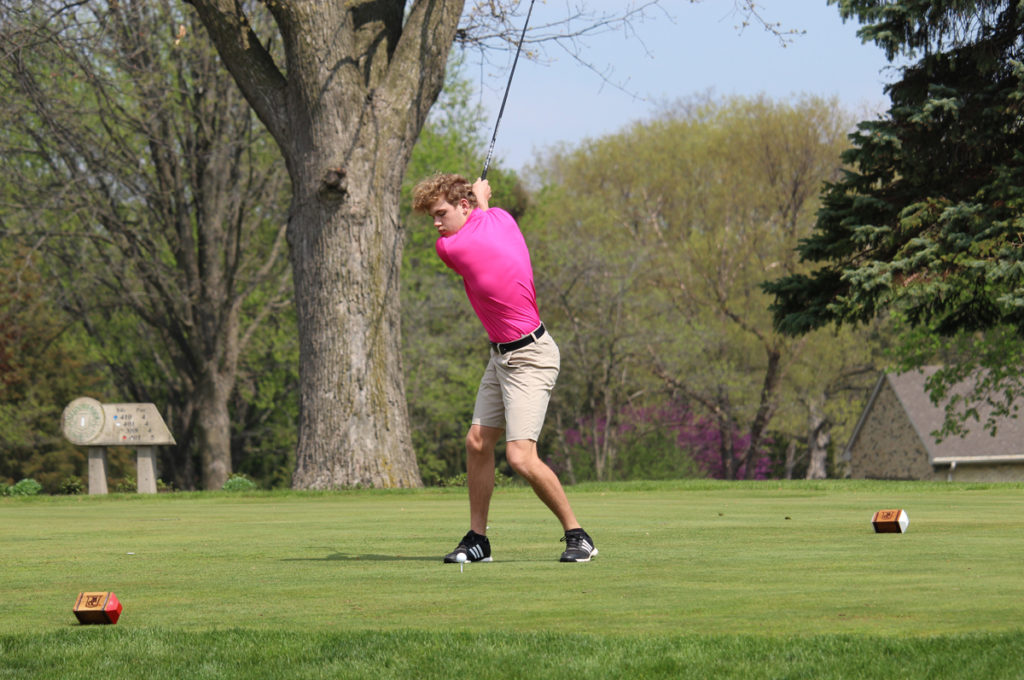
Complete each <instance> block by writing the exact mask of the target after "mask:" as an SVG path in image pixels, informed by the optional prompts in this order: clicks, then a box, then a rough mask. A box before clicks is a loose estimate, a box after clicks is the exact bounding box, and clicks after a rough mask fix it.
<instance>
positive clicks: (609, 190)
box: [0, 0, 1024, 492]
mask: <svg viewBox="0 0 1024 680" xmlns="http://www.w3.org/2000/svg"><path fill="white" fill-rule="evenodd" d="M990 4H991V6H989V5H986V8H985V10H984V11H982V12H979V13H975V14H970V16H971V17H973V18H972V21H973V23H969V24H967V25H966V26H967V27H968V28H970V30H966V29H965V30H963V31H954V30H953V29H952V28H951V27H952V26H954V25H955V22H954V23H950V21H952V19H953V18H955V17H957V16H961V15H960V14H958V12H960V11H961V10H960V9H959V8H957V7H952V6H951V7H949V8H943V10H942V12H945V14H944V15H942V16H945V17H946V20H947V21H946V22H945V23H944V22H943V20H942V18H941V16H940V14H941V13H932V14H927V16H925V15H921V16H920V17H918V16H917V15H914V14H913V13H908V14H906V15H900V16H901V17H902V18H899V19H894V18H893V17H894V16H895V15H891V14H885V15H884V16H882V15H877V16H876V14H875V12H876V10H874V9H871V8H872V7H873V5H871V3H858V2H852V1H851V2H842V3H840V5H841V7H840V9H841V11H842V12H843V13H844V15H846V16H858V17H860V18H861V19H862V20H864V21H865V22H866V26H865V28H864V29H862V31H863V32H864V34H865V35H866V36H868V37H871V38H872V39H875V40H876V41H877V42H879V43H880V44H882V45H883V46H884V47H885V48H886V49H887V51H888V54H889V56H890V58H892V57H894V56H895V55H896V54H899V53H900V51H901V50H905V49H907V48H916V49H923V48H927V49H926V53H927V54H926V56H925V57H923V58H922V59H921V61H920V62H919V63H917V64H915V65H913V66H911V67H909V68H907V69H905V70H904V72H903V75H904V78H903V80H901V81H900V82H898V83H896V84H895V85H894V86H893V87H892V89H891V95H892V97H893V108H892V109H891V110H890V111H889V112H888V114H886V116H885V117H884V118H882V119H880V120H878V121H874V122H866V123H862V124H861V125H860V126H859V128H858V131H857V132H856V133H855V134H854V135H853V136H852V137H848V133H849V132H850V130H851V129H852V128H853V126H854V121H853V120H852V119H851V118H850V116H849V115H848V114H847V113H845V112H844V111H842V110H841V109H840V107H839V106H838V104H837V102H836V101H834V100H827V99H822V98H817V97H813V96H804V97H799V98H794V99H792V100H789V101H774V100H770V99H768V98H765V97H751V98H711V97H705V98H694V99H690V100H686V101H681V102H676V103H674V104H671V105H668V106H665V107H664V108H663V109H662V110H660V111H658V112H656V113H654V114H653V115H651V116H650V117H649V118H648V119H647V120H645V121H642V122H637V123H635V124H633V125H630V126H628V127H626V128H624V129H622V130H620V131H619V132H618V133H615V134H612V135H608V136H606V137H602V138H598V139H591V140H587V141H585V142H583V143H581V144H579V145H577V146H573V147H564V148H555V149H549V150H547V151H546V152H544V153H543V154H541V155H540V156H539V157H538V158H537V159H536V161H535V164H534V165H533V167H532V168H531V169H530V170H529V171H528V172H527V173H526V174H525V175H524V176H522V177H520V176H517V174H516V173H513V172H511V171H508V170H507V169H505V168H503V167H501V163H500V159H499V161H498V162H497V163H496V164H495V165H494V166H492V170H491V172H490V174H489V179H491V182H492V186H493V187H494V193H495V196H494V200H493V204H495V205H501V206H502V207H505V208H506V209H508V210H510V211H511V212H512V213H513V214H514V215H515V216H516V217H517V219H518V220H519V221H520V224H521V226H522V228H523V231H524V233H525V235H526V238H527V240H528V242H529V243H530V246H531V252H532V253H533V257H534V269H535V272H536V279H537V287H538V297H539V302H540V306H541V312H542V315H543V317H544V319H545V322H546V323H547V324H548V327H549V328H550V329H551V331H552V333H553V334H554V335H555V337H556V339H557V340H558V342H559V344H560V346H561V348H562V357H563V368H562V374H561V376H560V379H559V384H558V388H557V390H556V392H555V395H554V397H553V400H552V403H551V408H550V411H549V417H548V420H547V427H546V428H545V431H544V433H543V434H542V440H541V442H540V447H541V450H542V455H544V456H545V457H546V459H547V460H548V462H549V464H550V465H552V467H553V468H554V469H556V470H557V471H558V473H559V474H560V475H561V476H562V478H563V479H564V480H565V481H566V482H570V483H572V482H578V481H585V480H614V479H639V478H645V479H650V478H671V477H681V476H715V477H722V478H735V479H750V478H763V477H793V476H807V477H811V478H821V477H825V476H841V475H843V474H844V470H843V467H842V461H841V460H839V459H838V456H837V454H838V451H839V449H840V447H841V446H842V444H843V443H844V442H845V438H846V437H847V436H848V434H849V431H850V429H851V428H852V425H853V423H854V421H855V419H856V416H857V414H858V411H859V409H860V406H861V404H862V402H863V398H864V396H865V391H866V389H867V387H868V385H870V384H871V382H872V381H873V378H874V375H873V374H874V373H875V372H876V371H877V370H879V369H880V368H882V367H883V366H886V365H890V364H893V363H898V364H899V365H901V366H904V367H907V366H913V365H920V364H922V363H925V362H928V361H933V360H935V358H936V357H938V358H941V359H942V360H944V361H948V362H949V363H950V365H951V366H953V367H954V368H953V369H951V370H950V371H948V372H946V373H943V374H940V377H942V378H943V379H945V380H947V382H948V381H951V380H953V379H954V378H956V377H957V376H959V375H962V374H963V373H964V372H965V371H969V370H972V369H973V368H976V367H977V366H979V365H981V366H983V367H985V368H987V369H988V370H989V373H988V375H992V376H993V378H992V381H990V383H991V384H990V386H994V387H996V388H998V389H999V390H1001V391H1000V392H999V393H1000V394H1001V395H1003V398H1005V408H1007V409H1010V408H1012V401H1013V398H1014V397H1015V394H1016V391H1015V390H1016V388H1015V387H1014V385H1015V384H1017V383H1016V382H1015V381H1017V380H1018V377H1019V370H1018V368H1017V362H1012V361H1010V362H1008V361H1006V360H1005V358H1006V357H1007V356H1016V355H1018V354H1019V352H1016V348H1017V345H1018V344H1019V332H1017V331H1018V330H1019V329H1018V328H1017V327H1018V326H1019V324H1017V321H1016V319H1017V317H1016V315H1017V314H1018V310H1019V305H1018V304H1017V303H1016V297H1015V296H1016V295H1017V292H1016V291H1017V287H1018V286H1017V284H1016V283H1015V282H1016V281H1017V279H1016V278H1015V277H1017V276H1018V269H1019V267H1017V266H1016V264H1015V262H1016V259H1015V258H1016V255H1017V254H1018V253H1019V248H1018V241H1019V238H1018V237H1019V233H1018V232H1019V229H1018V227H1019V222H1020V219H1019V205H1018V203H1019V201H1018V200H1017V197H1016V193H1015V192H1016V191H1017V189H1015V188H1014V187H1017V186H1018V185H1019V182H1015V181H1014V179H1013V178H1014V177H1015V176H1016V173H1017V161H1018V160H1019V159H1018V158H1017V156H1019V154H1017V153H1016V152H1014V151H1013V149H1015V148H1017V146H1019V145H1013V144H1010V145H1007V144H1005V143H1004V142H1005V140H1006V139H1007V138H1008V137H1007V135H1009V136H1010V137H1012V135H1014V134H1017V133H1019V130H1017V127H1015V123H1014V121H1015V120H1017V118H1016V117H1019V116H1018V114H1017V113H1014V112H1015V111H1016V110H1017V109H1016V108H1014V107H1016V106H1017V104H1018V103H1019V101H1018V100H1019V99H1020V98H1021V94H1020V93H1021V92H1022V91H1024V88H1022V87H1021V85H1020V83H1021V82H1022V80H1024V78H1022V76H1021V71H1020V67H1019V62H1020V60H1021V59H1020V58H1021V57H1022V56H1024V55H1021V54H1020V52H1021V40H1020V37H1019V36H1020V35H1021V34H1022V33H1021V31H1019V30H1018V28H1019V27H1020V24H1021V17H1020V16H1019V11H1018V10H1017V9H1015V6H1014V7H1011V6H1010V4H1009V3H990ZM2 11H3V12H4V15H3V17H2V18H3V22H2V29H0V88H2V91H3V93H4V98H3V100H2V103H0V153H3V155H4V158H5V159H6V160H7V172H5V174H4V176H3V177H0V196H2V198H0V481H4V482H5V483H7V484H13V483H15V482H17V481H18V480H20V479H22V478H26V477H32V478H35V479H37V480H38V481H40V482H41V483H42V484H43V486H44V488H45V489H46V490H47V491H50V492H57V491H60V490H61V489H62V488H65V489H68V488H74V484H68V483H67V481H68V480H69V479H72V478H75V477H81V476H82V475H83V474H84V470H85V460H84V455H83V452H82V451H80V450H78V449H76V448H75V447H73V446H71V445H69V444H68V443H66V442H64V441H63V439H62V438H61V437H60V434H59V418H60V412H61V409H62V408H63V406H64V405H65V404H66V403H68V402H69V401H70V400H71V399H72V398H74V397H77V396H81V395H83V394H86V395H90V396H94V397H96V398H98V399H100V400H101V401H151V402H154V403H156V404H157V405H158V407H159V408H160V409H161V411H162V412H163V414H164V416H165V419H166V420H167V421H168V424H169V425H170V427H171V429H172V430H173V432H174V434H175V437H176V439H177V441H178V445H177V446H175V447H166V448H165V449H164V450H163V451H162V454H161V460H160V464H161V476H162V478H163V480H164V482H165V483H167V484H168V485H170V486H173V487H174V488H179V489H191V488H219V487H220V486H221V485H222V484H223V483H224V481H225V480H226V479H227V478H228V476H229V475H230V474H232V473H235V472H240V473H243V474H245V475H247V476H249V477H251V478H253V479H255V480H257V481H258V482H259V483H260V484H261V485H263V486H266V487H275V486H287V485H289V484H291V483H292V476H293V473H294V471H295V464H296V459H295V451H296V447H297V442H298V436H299V435H298V432H299V422H300V406H299V403H300V396H299V392H300V388H299V384H300V381H299V369H298V366H299V343H298V330H297V328H298V321H297V318H296V306H295V304H294V293H293V286H292V274H293V271H292V265H291V263H290V262H289V258H288V252H289V244H287V243H286V242H285V238H284V235H285V225H286V224H287V222H288V220H289V214H288V201H289V198H288V194H289V191H290V179H289V175H288V174H287V172H285V165H286V164H285V162H284V161H283V160H282V157H281V154H280V150H279V148H278V146H277V145H275V144H274V143H273V142H272V140H271V138H270V137H269V135H268V133H267V131H266V129H265V128H264V126H263V125H262V124H261V123H260V121H259V120H257V118H256V116H255V114H254V113H253V112H252V110H251V109H250V108H249V107H248V104H247V102H246V101H245V100H244V99H243V98H242V97H241V96H240V95H239V94H238V92H237V88H236V87H235V84H234V83H233V82H232V81H231V79H230V78H229V77H228V76H227V75H226V72H225V70H224V69H223V66H222V65H221V63H220V61H219V57H218V55H217V53H216V52H214V50H213V48H212V46H211V45H210V44H209V40H206V39H203V38H202V36H203V32H204V30H205V28H204V26H203V25H202V24H201V22H200V21H199V20H198V18H197V17H196V16H195V14H194V13H192V12H189V11H183V10H182V8H181V6H180V5H178V4H177V3H174V2H170V1H169V0H168V1H166V2H155V3H125V4H111V5H97V6H95V7H92V8H90V11H85V10H83V11H81V12H72V13H60V14H50V13H47V12H45V11H44V10H43V8H42V4H37V3H10V4H6V5H4V6H3V7H2ZM260 16H263V15H260ZM264 18H265V19H267V17H264ZM268 20H269V19H268ZM894 21H896V22H897V23H898V24H899V25H898V26H893V25H891V24H892V23H893V22H894ZM929 22H930V23H929ZM897 29H898V30H897ZM943 31H952V32H951V33H949V35H948V39H942V38H940V37H938V36H941V35H945V34H944V33H942V32H943ZM155 36H159V39H156V38H155ZM264 47H265V48H266V49H267V50H269V51H270V52H271V53H273V52H274V51H275V50H278V49H280V46H279V45H276V44H273V43H269V44H266V45H265V46H264ZM1014 64H1016V66H1015V65H1014ZM460 73H461V71H460V70H459V68H458V64H457V63H456V64H455V65H453V66H452V67H451V68H449V75H448V80H447V84H446V87H445V90H444V94H443V96H442V99H441V100H440V102H439V104H438V105H436V106H435V107H434V110H433V112H432V114H431V117H430V118H429V119H428V121H427V123H426V125H425V127H424V129H423V131H422V133H421V134H420V135H419V138H418V142H417V144H416V146H415V148H414V150H413V152H412V157H411V161H410V163H409V165H408V167H407V169H406V172H405V180H404V182H403V184H402V200H401V205H400V208H399V213H400V214H399V231H398V233H399V234H400V235H401V239H402V240H403V241H404V248H403V249H402V260H401V272H400V283H401V286H400V288H401V303H402V304H401V317H400V323H401V329H402V333H401V351H400V356H401V364H402V365H401V368H402V375H403V377H404V383H405V403H406V405H407V408H408V420H409V429H410V432H409V434H410V435H411V441H412V447H413V449H414V450H415V452H416V462H417V464H418V467H419V475H420V476H421V478H422V479H423V481H424V482H426V483H428V484H441V483H447V482H448V481H449V480H457V479H458V477H459V475H460V473H462V472H463V471H464V462H463V460H464V451H463V442H462V440H463V436H464V434H465V430H466V427H467V424H468V421H469V417H470V415H471V409H472V403H473V396H474V393H475V389H476V385H477V381H478V379H479V375H480V372H481V371H482V369H483V365H484V363H485V361H486V344H485V340H486V339H485V337H484V335H483V331H482V329H481V328H480V326H479V323H478V321H477V320H476V319H475V317H474V315H473V314H472V311H471V309H470V308H469V305H468V302H466V300H465V296H464V294H463V293H462V290H461V284H460V282H459V281H458V279H457V277H455V276H454V275H453V274H452V273H451V272H450V271H448V270H447V269H446V268H445V267H444V266H443V264H441V262H440V261H439V260H438V259H437V257H436V255H435V254H434V252H433V240H434V231H433V230H432V229H431V228H430V226H429V224H428V223H427V222H425V220H424V219H423V218H422V217H421V216H413V215H410V214H409V197H408V193H409V190H410V188H411V186H412V184H414V183H415V182H416V181H417V180H418V179H420V178H421V177H423V176H425V175H427V174H430V173H432V172H435V171H456V172H461V173H463V174H465V175H467V176H469V177H474V176H475V175H476V174H477V173H478V172H479V168H480V167H481V161H482V158H481V153H480V152H481V149H482V148H483V146H484V144H483V141H484V140H483V139H481V135H480V131H481V130H483V129H486V127H487V121H485V120H484V119H483V116H482V114H481V112H480V109H479V108H478V107H477V106H475V105H474V104H473V101H474V100H473V92H472V88H471V87H470V86H469V85H468V84H467V82H466V81H465V80H464V79H463V78H462V77H461V76H460ZM1018 108H1019V107H1018ZM1015 116H1016V117H1015ZM983 121H996V122H998V125H987V124H983ZM1018 127H1019V126H1018ZM851 144H852V148H851ZM1000 150H1002V151H1000ZM936 154H938V155H936ZM929 159H931V160H929ZM940 161H941V162H940ZM963 178H970V179H971V181H970V182H967V183H965V182H963V181H960V180H961V179H963ZM940 180H943V181H946V182H947V183H948V184H949V186H948V187H946V188H945V189H942V188H941V187H943V186H945V185H943V184H942V183H941V181H940ZM823 186H825V187H827V190H826V191H825V192H824V193H822V191H821V190H822V187H823ZM292 246H293V247H294V244H292ZM766 281H768V282H771V283H768V284H766V283H765V282H766ZM954 284H955V285H954ZM773 300H774V302H773ZM836 321H838V322H841V323H842V324H843V325H839V326H837V325H835V323H833V322H836ZM979 343H980V344H979ZM890 346H895V347H896V348H897V352H896V354H886V353H885V351H884V350H885V348H887V347H890ZM979 348H980V349H979ZM939 387H941V385H940V386H939ZM980 398H984V397H980ZM1000 403H1004V402H1000ZM951 422H952V423H953V425H951V427H952V428H953V429H955V427H956V422H958V421H956V420H955V419H953V420H951ZM132 467H133V466H132V465H131V461H130V459H129V455H128V454H127V453H126V452H123V451H121V452H118V453H116V455H114V457H113V460H112V470H113V472H112V475H113V476H114V477H115V478H120V479H122V480H125V479H127V478H128V477H130V476H131V475H132V474H133V470H132ZM116 481H117V480H116V479H115V484H114V485H115V486H116Z"/></svg>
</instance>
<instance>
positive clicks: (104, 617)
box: [75, 593, 122, 623]
mask: <svg viewBox="0 0 1024 680" xmlns="http://www.w3.org/2000/svg"><path fill="white" fill-rule="evenodd" d="M121 610H122V607H121V603H120V602H119V601H118V599H117V595H114V593H79V594H78V600H77V601H75V616H76V617H78V622H79V623H117V619H118V618H119V617H120V616H121Z"/></svg>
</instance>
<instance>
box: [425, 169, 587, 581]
mask: <svg viewBox="0 0 1024 680" xmlns="http://www.w3.org/2000/svg"><path fill="white" fill-rule="evenodd" d="M490 199H491V186H490V184H489V183H488V182H487V180H485V179H478V180H477V181H476V182H474V183H473V184H472V186H471V185H470V183H469V182H468V181H467V180H466V179H465V178H463V177H461V176H459V175H450V174H440V175H435V176H434V177H430V178H428V179H425V180H423V181H422V182H420V183H419V184H418V185H417V186H416V189H415V190H414V193H413V209H414V210H416V211H417V212H421V213H426V214H428V215H430V216H431V217H432V218H433V220H434V227H435V228H436V229H437V232H438V236H439V238H438V239H437V244H436V249H437V254H438V255H439V256H440V258H441V260H442V261H444V263H445V264H446V265H448V266H449V267H450V268H451V269H453V270H455V272H456V273H457V274H459V275H460V276H461V277H462V279H463V283H464V285H465V288H466V295H467V296H468V297H469V301H470V303H471V304H472V306H473V310H474V311H475V312H476V314H477V316H478V317H479V318H480V322H481V323H482V324H483V326H484V329H485V330H486V331H487V335H488V337H489V338H490V342H491V358H490V362H489V363H488V364H487V369H486V370H485V371H484V375H483V378H482V379H481V380H480V388H479V390H478V392H477V397H476V405H475V406H474V408H473V422H472V425H470V428H469V433H468V434H467V435H466V478H467V486H468V487H469V520H470V530H469V532H468V533H467V534H466V535H465V537H463V539H462V540H461V541H460V542H459V545H458V547H456V548H455V550H454V551H452V552H450V553H448V554H447V555H445V558H444V561H445V562H490V561H491V544H490V542H489V541H488V540H487V535H486V534H487V513H488V510H489V508H490V504H491V494H492V493H493V491H494V447H495V445H496V444H497V443H498V439H499V438H500V437H501V434H502V431H504V432H505V441H506V444H505V456H506V458H507V459H508V464H509V465H510V466H511V467H512V469H513V470H515V471H516V472H517V473H518V474H519V475H521V476H522V477H523V478H524V479H526V481H528V482H529V483H530V486H531V487H533V490H534V492H535V493H536V494H537V496H538V497H539V498H540V499H541V500H542V501H543V502H544V504H545V505H547V506H548V508H549V509H550V510H551V511H552V512H553V513H555V516H556V517H557V518H558V521H560V522H561V523H562V528H563V530H564V531H565V536H564V537H563V538H562V540H563V541H564V542H565V544H566V547H565V551H564V552H563V553H562V556H561V561H562V562H589V561H590V558H591V557H593V556H594V555H597V548H595V547H594V541H593V540H592V539H591V538H590V536H589V535H587V532H585V531H584V530H583V529H582V528H581V527H580V525H579V522H577V521H576V516H575V515H574V514H573V511H572V508H571V507H570V506H569V501H568V499H567V498H566V496H565V491H564V490H563V489H562V484H561V482H559V481H558V477H557V476H556V475H555V473H554V472H553V471H552V470H551V468H549V467H548V466H547V465H546V464H545V463H544V462H543V461H541V460H540V458H539V457H538V455H537V438H538V437H539V436H540V431H541V428H542V426H543V425H544V415H545V413H546V411H547V407H548V399H549V398H550V396H551V389H552V388H553V387H554V386H555V380H556V378H557V377H558V369H559V362H560V358H559V353H558V345H556V344H555V341H554V340H553V339H552V338H551V334H550V333H548V332H547V329H545V328H544V324H542V323H541V322H540V315H539V313H538V311H537V294H536V291H535V290H534V286H533V267H532V265H531V264H530V251H529V250H528V249H527V247H526V241H525V240H524V239H523V235H522V233H521V232H520V231H519V226H518V225H517V224H516V222H515V220H514V219H513V218H512V216H511V215H509V214H508V213H507V212H506V211H504V210H502V209H501V208H490V207H489V206H488V204H489V202H490Z"/></svg>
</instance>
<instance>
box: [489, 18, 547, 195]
mask: <svg viewBox="0 0 1024 680" xmlns="http://www.w3.org/2000/svg"><path fill="white" fill-rule="evenodd" d="M533 3H534V0H530V8H529V9H528V10H526V21H524V22H523V32H522V34H521V35H520V36H519V44H518V45H516V58H515V59H513V60H512V71H511V72H510V73H509V74H508V84H507V85H505V96H504V97H502V98H501V108H500V109H498V120H496V121H495V122H494V134H493V135H491V145H490V147H488V149H487V158H485V159H484V170H483V172H481V173H480V179H487V168H488V167H489V166H490V165H491V155H492V154H493V153H494V140H496V139H497V138H498V126H499V125H501V114H503V113H505V102H507V101H508V90H509V88H510V87H512V76H514V75H515V73H516V64H518V63H519V52H520V50H522V49H523V39H524V38H526V27H527V26H529V25H530V14H532V13H533Z"/></svg>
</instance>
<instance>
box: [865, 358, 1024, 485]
mask: <svg viewBox="0 0 1024 680" xmlns="http://www.w3.org/2000/svg"><path fill="white" fill-rule="evenodd" d="M937 370H938V367H936V366H927V367H924V368H922V369H921V370H919V371H910V372H907V373H884V374H883V375H881V376H880V377H879V382H878V385H877V386H876V388H875V390H874V391H873V392H872V394H871V398H870V399H869V400H868V404H867V406H865V408H864V414H863V415H862V416H861V419H860V421H859V422H858V423H857V427H856V430H855V431H854V433H853V436H851V437H850V443H849V444H848V445H847V449H849V447H850V446H852V445H853V443H854V441H856V439H857V435H858V434H859V433H860V430H861V427H862V426H863V424H864V421H865V420H866V416H867V414H868V413H869V412H870V411H871V409H872V408H873V406H874V402H875V400H876V398H877V397H878V392H879V391H880V388H881V387H882V384H883V382H887V383H888V384H889V386H890V387H891V388H892V390H893V392H895V394H896V397H897V399H899V401H900V404H901V405H902V406H903V410H904V411H905V412H906V414H907V418H908V419H909V420H910V423H911V425H913V427H914V429H915V431H916V432H917V435H918V437H919V438H920V440H921V443H922V444H924V446H925V449H926V450H927V451H928V462H929V463H931V464H932V465H942V464H949V463H999V462H1006V463H1020V462H1024V419H1019V418H1011V417H1001V418H996V419H995V423H996V435H995V436H992V435H990V434H989V433H988V431H986V429H985V427H984V425H985V422H986V420H987V419H988V413H987V412H986V409H985V408H979V409H978V412H979V417H980V420H979V421H974V420H970V421H968V422H966V423H965V424H964V427H965V429H966V430H967V434H966V435H964V436H963V437H959V436H956V435H950V436H947V437H946V438H945V439H943V440H942V441H941V442H937V441H936V440H935V437H934V435H932V433H933V432H935V431H937V430H939V429H940V428H941V427H942V424H943V422H944V421H945V417H946V414H945V403H941V404H939V405H938V406H936V405H935V404H932V402H931V398H930V397H929V396H928V393H927V391H926V390H925V386H924V384H925V381H926V380H927V379H928V378H929V377H931V376H932V375H933V374H934V373H935V372H936V371H937ZM970 388H971V384H970V383H961V384H960V385H958V386H957V387H956V388H954V390H953V391H954V392H955V393H959V394H966V393H967V392H968V390H970ZM847 453H848V451H847Z"/></svg>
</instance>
